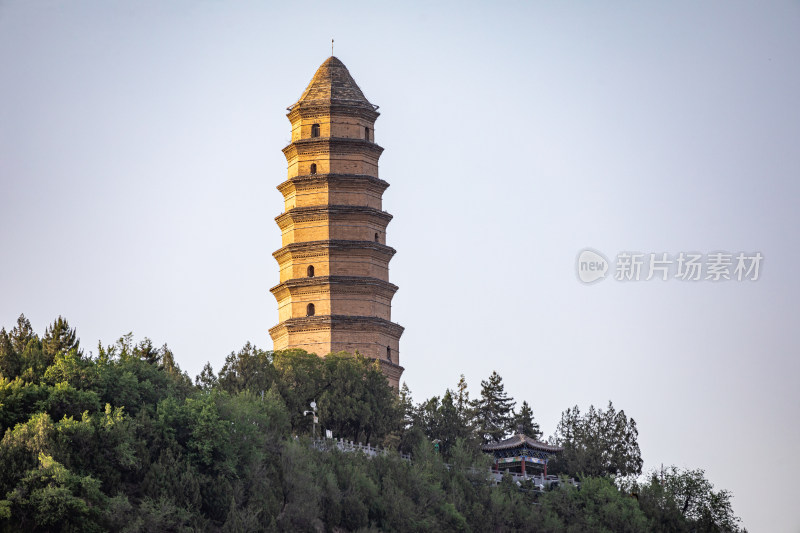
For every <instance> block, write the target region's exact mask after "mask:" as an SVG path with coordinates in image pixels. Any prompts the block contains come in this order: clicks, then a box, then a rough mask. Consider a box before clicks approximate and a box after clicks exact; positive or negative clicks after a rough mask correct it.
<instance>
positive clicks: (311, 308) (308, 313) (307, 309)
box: [306, 304, 314, 316]
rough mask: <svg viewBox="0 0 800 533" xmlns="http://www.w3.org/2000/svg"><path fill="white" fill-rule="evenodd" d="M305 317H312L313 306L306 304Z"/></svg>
mask: <svg viewBox="0 0 800 533" xmlns="http://www.w3.org/2000/svg"><path fill="white" fill-rule="evenodd" d="M306 316H314V304H308V305H307V306H306Z"/></svg>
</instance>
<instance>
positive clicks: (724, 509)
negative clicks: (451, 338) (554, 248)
mask: <svg viewBox="0 0 800 533" xmlns="http://www.w3.org/2000/svg"><path fill="white" fill-rule="evenodd" d="M312 401H315V402H316V405H317V414H318V416H319V424H318V426H317V427H316V430H317V431H318V432H319V431H320V430H321V429H323V428H324V429H328V430H331V431H332V432H333V434H334V436H335V437H338V438H345V439H347V440H354V441H359V442H363V443H371V444H372V445H379V446H381V447H383V448H387V449H388V450H389V452H388V453H386V454H383V455H378V456H376V457H367V456H365V455H363V454H361V453H342V452H339V451H336V450H333V451H320V450H318V449H316V448H314V447H313V446H311V443H312V436H311V433H312V431H313V428H314V426H313V421H312V419H313V413H309V412H308V411H309V410H310V407H309V404H310V402H312ZM534 407H535V406H531V405H530V404H529V403H528V402H527V401H523V402H522V403H521V405H520V406H519V408H518V407H517V404H516V402H515V401H514V400H513V399H512V398H510V397H509V396H508V395H507V394H506V392H505V390H504V386H503V382H502V378H501V377H500V375H499V374H497V373H493V374H492V375H491V376H490V377H489V378H488V379H487V380H485V381H483V382H482V383H481V390H480V395H479V396H477V397H475V398H474V399H470V397H469V391H468V387H467V384H466V382H465V380H464V379H463V377H462V379H461V381H460V382H459V383H458V384H457V385H456V387H455V389H454V390H450V389H447V390H446V391H445V392H444V394H443V395H442V396H441V397H438V396H436V397H433V398H429V399H427V400H424V401H422V402H420V403H414V401H413V400H412V398H411V393H410V391H409V390H408V388H407V387H405V386H404V387H403V388H402V389H401V391H400V394H399V395H398V394H396V393H395V391H393V390H392V389H391V388H390V387H389V385H388V383H387V381H386V379H385V378H384V376H383V374H382V373H381V372H380V369H379V367H378V366H377V363H375V362H372V361H370V360H368V359H365V358H363V357H361V356H359V355H357V354H356V355H351V354H346V353H337V354H329V355H328V356H327V357H325V358H320V357H317V356H315V355H313V354H308V353H305V352H303V351H298V350H292V351H285V352H269V351H263V350H259V349H257V348H256V347H254V346H252V345H250V344H247V345H246V346H245V347H244V348H243V349H241V350H240V351H239V352H236V353H231V354H230V355H229V356H228V357H227V358H226V360H225V364H224V366H223V367H222V369H220V371H219V373H218V374H217V373H215V372H214V371H213V369H212V368H211V366H210V365H206V367H205V368H204V370H203V372H202V373H201V374H200V375H199V376H197V377H196V378H195V380H194V382H193V381H192V380H191V379H190V378H189V377H188V376H187V375H186V374H185V373H184V372H182V371H181V370H180V368H179V366H178V364H177V362H176V360H175V356H174V355H173V353H172V352H171V351H170V350H169V348H168V347H167V346H166V345H164V346H162V347H160V348H158V347H156V346H154V345H153V343H152V342H151V341H150V340H148V339H144V340H143V341H140V342H138V343H137V342H134V340H133V336H132V335H130V334H129V335H125V336H123V337H122V338H120V339H119V340H118V341H117V342H116V343H115V344H113V345H111V346H105V347H103V346H99V347H98V349H97V353H96V354H89V353H87V352H86V350H85V349H84V348H83V347H82V346H81V345H80V341H79V339H78V336H77V334H76V331H75V330H74V329H73V328H71V327H70V325H69V324H68V322H67V321H66V320H64V319H63V318H61V317H59V318H58V319H57V320H56V321H54V322H53V324H52V325H51V326H49V327H48V328H47V329H46V331H45V332H44V335H42V336H39V335H38V334H37V333H35V332H34V331H33V330H32V328H31V326H30V323H29V321H28V320H27V319H26V318H25V317H24V316H21V317H20V318H19V320H18V321H17V324H16V325H15V326H14V327H12V328H11V329H9V330H6V329H2V330H0V435H2V440H0V531H7V532H12V531H13V532H17V531H81V532H83V531H89V532H91V531H131V532H133V531H148V532H150V531H231V532H245V531H403V532H406V531H476V532H477V531H546V532H551V531H552V532H557V531H575V532H578V531H587V532H588V531H592V532H594V531H609V532H611V531H613V532H617V531H631V532H633V531H686V532H689V531H739V523H738V519H737V518H736V517H735V515H734V514H733V512H732V509H731V495H730V494H729V493H727V492H726V491H715V490H714V489H713V487H712V486H711V484H710V483H709V482H708V481H707V480H706V479H705V477H704V474H703V472H702V471H701V470H695V471H683V470H679V469H677V468H674V467H672V468H668V469H663V470H662V471H659V472H656V473H652V474H650V475H647V476H645V477H644V478H642V479H637V476H638V475H639V474H641V470H642V460H641V456H640V452H639V447H638V443H637V436H638V433H637V430H636V423H635V421H634V420H633V419H631V418H629V417H627V416H626V415H625V413H624V411H621V410H620V411H617V410H616V409H615V408H614V406H613V405H612V404H610V403H609V405H608V407H607V408H606V409H596V408H594V407H590V408H589V410H588V411H586V412H585V413H581V411H580V410H579V409H578V408H577V407H574V408H570V409H567V410H566V411H565V412H564V413H563V414H562V419H561V422H560V423H559V425H558V427H557V428H556V430H555V432H554V434H553V436H552V437H551V438H550V440H551V442H553V443H558V444H560V445H561V446H563V447H564V453H563V454H561V456H560V457H559V459H558V460H557V461H556V462H555V463H553V464H552V467H553V469H556V470H557V471H558V472H560V473H562V474H565V475H568V476H573V477H576V478H577V479H578V480H579V481H580V484H579V487H578V486H574V485H571V484H568V483H561V484H560V485H559V486H558V487H557V488H554V489H552V490H547V491H544V492H541V491H539V490H537V488H536V487H534V486H533V485H532V484H530V483H521V484H518V483H516V482H514V481H513V480H512V479H511V478H510V477H508V476H506V477H505V478H504V479H503V481H502V482H501V483H500V484H499V485H497V486H495V485H494V483H493V482H492V481H491V480H490V478H489V475H488V474H489V465H490V459H489V458H488V457H487V456H486V455H484V454H483V453H482V452H481V451H480V445H481V444H482V443H485V442H490V441H496V440H499V439H502V438H504V437H506V436H508V435H509V434H511V433H512V432H515V431H516V429H517V428H519V427H521V428H522V429H523V430H524V431H525V432H526V433H527V434H528V435H530V436H533V437H536V438H540V437H541V428H540V427H539V425H538V423H537V422H536V421H535V419H534V415H533V412H534V411H533V409H534ZM317 435H319V433H317ZM434 442H436V443H437V444H438V447H437V448H435V447H434V445H433V443H434ZM397 452H403V453H410V454H411V457H412V460H410V461H409V460H406V459H403V458H402V457H401V455H400V453H397Z"/></svg>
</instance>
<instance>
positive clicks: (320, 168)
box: [269, 57, 403, 388]
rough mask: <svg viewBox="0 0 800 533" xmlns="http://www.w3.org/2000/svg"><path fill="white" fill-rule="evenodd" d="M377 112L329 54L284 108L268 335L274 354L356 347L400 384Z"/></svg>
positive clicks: (398, 332) (398, 328) (398, 331)
mask: <svg viewBox="0 0 800 533" xmlns="http://www.w3.org/2000/svg"><path fill="white" fill-rule="evenodd" d="M377 109H378V106H374V105H372V104H370V103H369V101H368V100H367V99H366V98H365V97H364V94H363V93H362V92H361V89H359V88H358V85H356V82H355V81H354V80H353V78H352V77H351V76H350V72H348V70H347V68H346V67H345V66H344V64H343V63H342V62H341V61H339V59H337V58H335V57H330V58H329V59H328V60H327V61H325V62H324V63H323V64H322V66H320V67H319V69H317V72H316V74H314V77H313V79H312V80H311V83H309V84H308V87H307V88H306V90H305V92H303V95H302V96H301V97H300V99H299V100H298V101H297V103H295V104H294V105H292V106H291V107H289V108H288V110H289V113H288V115H287V116H288V117H289V121H290V122H291V123H292V142H291V144H289V146H287V147H286V148H284V149H283V153H284V155H285V156H286V161H287V162H288V165H289V173H288V179H287V180H286V181H284V182H283V183H281V184H280V185H278V190H279V191H280V192H281V194H283V199H284V203H285V206H284V212H283V213H282V214H281V215H280V216H278V217H276V219H275V220H276V222H277V223H278V226H279V227H280V229H281V237H282V248H281V249H279V250H278V251H276V252H275V253H274V254H273V256H274V257H275V259H276V260H277V261H278V265H279V266H280V283H279V284H278V285H276V286H275V287H273V288H272V289H270V290H271V292H272V294H273V295H274V296H275V299H276V300H277V301H278V319H279V320H280V323H279V324H278V325H277V326H275V327H273V328H271V329H270V330H269V334H270V336H271V337H272V341H273V343H274V348H275V350H283V349H287V348H302V349H304V350H306V351H308V352H311V353H316V354H317V355H320V356H324V355H327V354H328V353H331V352H338V351H348V352H355V351H356V350H358V352H360V353H361V354H363V355H365V356H367V357H370V358H372V359H377V360H379V361H380V362H381V368H382V369H383V371H384V373H385V374H386V376H387V377H388V379H389V383H391V385H392V386H394V387H395V388H397V387H398V385H399V381H400V375H401V374H402V373H403V367H401V366H400V352H399V341H400V336H401V335H402V334H403V328H402V326H399V325H398V324H395V323H394V322H392V321H391V319H392V317H391V309H392V305H391V304H392V297H393V296H394V293H395V291H397V286H396V285H392V284H391V283H389V261H390V260H391V258H392V256H393V255H394V253H395V250H394V249H393V248H391V247H389V246H386V226H387V225H388V224H389V221H390V220H391V219H392V215H390V214H389V213H387V212H385V211H383V210H382V208H381V197H382V195H383V191H385V190H386V188H387V187H388V186H389V184H388V183H386V182H385V181H383V180H382V179H380V178H379V177H378V159H379V158H380V156H381V152H383V148H381V147H380V146H378V145H377V144H375V142H374V141H375V128H374V125H375V120H376V119H377V118H378V115H379V113H378V111H377Z"/></svg>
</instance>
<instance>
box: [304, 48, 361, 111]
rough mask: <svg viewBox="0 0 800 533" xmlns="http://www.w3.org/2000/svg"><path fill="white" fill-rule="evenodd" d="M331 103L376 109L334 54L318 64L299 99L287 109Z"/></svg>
mask: <svg viewBox="0 0 800 533" xmlns="http://www.w3.org/2000/svg"><path fill="white" fill-rule="evenodd" d="M332 104H336V105H346V106H353V107H366V108H368V109H370V110H374V109H376V106H374V105H372V104H370V103H369V100H367V98H366V97H365V96H364V93H363V92H361V89H360V88H359V87H358V84H356V82H355V80H354V79H353V77H352V76H351V75H350V72H349V71H348V70H347V67H345V66H344V63H342V62H341V61H340V60H339V58H337V57H334V56H331V57H329V58H328V59H327V60H326V61H325V62H324V63H323V64H322V65H320V67H319V68H318V69H317V72H316V73H315V74H314V77H313V78H311V83H309V84H308V87H306V90H305V91H304V92H303V94H302V96H300V99H299V100H298V101H297V102H296V103H295V104H294V105H292V106H291V107H290V108H289V109H294V108H295V107H297V106H301V107H302V106H317V105H332Z"/></svg>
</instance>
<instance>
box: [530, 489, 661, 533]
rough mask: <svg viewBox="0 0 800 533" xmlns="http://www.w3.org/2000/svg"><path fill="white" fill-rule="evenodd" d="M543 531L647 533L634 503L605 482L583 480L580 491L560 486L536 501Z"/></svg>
mask: <svg viewBox="0 0 800 533" xmlns="http://www.w3.org/2000/svg"><path fill="white" fill-rule="evenodd" d="M539 503H540V507H541V513H542V515H543V516H542V526H543V529H544V530H545V531H554V532H555V531H558V532H560V531H576V532H577V531H581V532H583V531H586V532H589V531H591V532H597V533H638V532H642V533H644V532H646V531H649V529H648V527H647V526H648V524H647V518H646V517H645V515H644V513H642V511H641V509H639V505H638V504H637V503H636V500H635V499H633V498H631V497H630V496H628V495H627V494H625V493H623V492H621V491H620V490H619V489H618V488H617V486H616V485H614V483H613V482H612V481H611V480H609V479H608V478H592V477H587V478H584V479H583V480H582V481H581V486H580V489H577V488H576V487H574V486H573V485H571V484H569V483H562V484H560V485H559V486H558V487H557V488H556V489H555V490H552V491H548V492H546V493H545V494H544V495H543V496H542V497H541V498H540V500H539Z"/></svg>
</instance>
